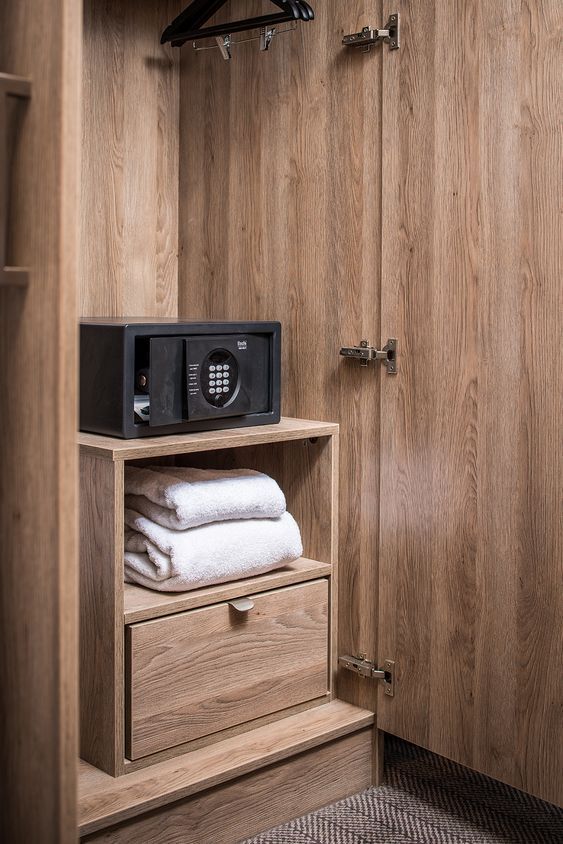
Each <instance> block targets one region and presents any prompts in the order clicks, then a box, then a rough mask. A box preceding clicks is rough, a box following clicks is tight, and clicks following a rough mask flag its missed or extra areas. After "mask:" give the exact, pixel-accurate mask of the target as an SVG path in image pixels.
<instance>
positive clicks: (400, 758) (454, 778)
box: [244, 736, 563, 844]
mask: <svg viewBox="0 0 563 844" xmlns="http://www.w3.org/2000/svg"><path fill="white" fill-rule="evenodd" d="M385 758H386V765H385V784H384V785H382V786H380V787H379V788H370V789H368V790H367V791H364V792H363V793H362V794H357V795H355V796H354V797H349V798H348V799H347V800H341V801H340V802H339V803H335V804H334V805H332V806H327V807H326V808H325V809H321V810H320V811H318V812H314V813H313V814H311V815H307V816H305V817H303V818H298V819H297V820H294V821H291V822H290V823H288V824H285V825H284V826H280V827H278V828H277V829H274V830H271V831H270V832H265V833H263V834H262V835H258V836H257V837H256V838H250V839H248V840H247V841H246V842H244V844H563V810H561V809H557V808H556V807H555V806H552V805H550V804H549V803H543V802H542V801H540V800H536V799H535V798H533V797H529V796H528V795H527V794H524V793H523V792H521V791H516V790H515V789H513V788H510V787H509V786H507V785H503V784H502V783H498V782H496V781H495V780H491V779H489V778H488V777H485V776H482V775H481V774H477V773H475V772H474V771H470V770H468V769H467V768H462V767H461V766H460V765H456V764H455V763H453V762H449V761H448V760H447V759H443V758H441V757H439V756H435V755H434V754H432V753H428V752H427V751H425V750H421V749H420V748H418V747H415V746H414V745H411V744H407V743H406V742H402V741H399V740H398V739H394V738H392V737H391V736H389V737H387V739H386V743H385Z"/></svg>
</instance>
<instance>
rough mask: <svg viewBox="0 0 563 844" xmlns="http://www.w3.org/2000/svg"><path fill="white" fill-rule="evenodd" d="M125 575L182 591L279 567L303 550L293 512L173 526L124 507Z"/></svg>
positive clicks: (133, 580) (161, 588) (154, 586)
mask: <svg viewBox="0 0 563 844" xmlns="http://www.w3.org/2000/svg"><path fill="white" fill-rule="evenodd" d="M125 524H126V529H125V580H126V581H127V582H129V583H138V584H139V585H141V586H147V587H148V588H149V589H155V590H157V591H159V592H184V591H186V590H188V589H199V588H200V587H202V586H210V585H211V584H214V583H226V582H227V581H229V580H237V579H239V578H241V577H253V576H254V575H257V574H265V573H266V572H268V571H273V569H277V568H281V567H282V566H284V565H287V564H288V563H291V562H293V560H296V559H297V558H298V557H300V556H301V555H302V553H303V546H302V544H301V534H300V532H299V528H298V527H297V524H296V522H295V519H294V518H293V516H291V515H290V514H289V513H284V514H283V516H281V517H280V518H278V519H251V520H245V521H228V522H217V523H215V524H208V525H203V526H202V527H196V528H192V529H191V530H184V531H177V530H170V529H169V528H165V527H162V526H161V525H157V524H155V523H154V522H152V521H150V520H149V519H147V518H145V516H142V515H141V514H140V513H136V512H134V511H133V510H126V511H125Z"/></svg>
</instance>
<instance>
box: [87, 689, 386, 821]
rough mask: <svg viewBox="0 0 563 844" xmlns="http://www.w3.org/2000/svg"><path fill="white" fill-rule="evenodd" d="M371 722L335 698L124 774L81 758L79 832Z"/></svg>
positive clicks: (210, 785)
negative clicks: (114, 774) (116, 775)
mask: <svg viewBox="0 0 563 844" xmlns="http://www.w3.org/2000/svg"><path fill="white" fill-rule="evenodd" d="M371 724H373V715H372V713H371V712H368V711H366V710H364V709H359V708H357V707H355V706H351V705H350V704H347V703H343V702H342V701H334V702H333V703H329V704H327V705H326V706H318V707H316V708H315V709H312V710H310V711H309V712H303V713H300V714H299V715H292V716H291V717H289V718H283V719H281V720H279V721H277V722H276V723H275V724H268V725H267V726H263V727H259V728H257V729H256V730H253V731H252V734H251V737H249V735H248V733H247V734H245V735H242V736H234V737H231V738H229V739H227V740H226V741H224V742H221V743H220V744H216V745H214V746H212V747H205V748H203V749H200V750H195V751H194V752H193V753H185V754H183V755H182V756H178V757H176V758H175V759H170V760H167V761H164V762H159V763H157V764H155V765H152V766H151V767H150V768H146V769H145V770H142V771H135V772H133V773H131V774H129V775H128V776H126V777H119V778H117V779H115V778H114V777H111V776H108V774H104V773H103V771H100V770H99V769H98V768H94V767H93V766H92V765H88V764H87V763H86V762H82V761H81V762H80V766H79V768H80V776H79V809H80V831H81V833H82V834H88V833H91V832H95V831H97V830H99V829H103V828H104V827H107V826H109V825H110V824H117V823H121V822H122V821H124V820H128V819H130V818H133V817H135V816H137V815H142V814H143V813H144V812H147V811H151V810H153V809H157V808H159V807H161V806H166V805H168V804H169V803H172V802H174V801H177V800H183V799H185V798H187V797H189V796H192V795H194V794H197V793H198V792H202V791H205V790H206V789H211V788H213V787H214V786H217V785H220V784H222V783H225V782H228V781H229V780H232V779H234V778H236V777H241V776H244V775H246V774H248V773H250V772H251V771H256V770H259V769H260V768H264V767H266V766H268V765H273V764H274V763H276V762H279V761H281V760H282V759H287V758H289V757H291V756H294V755H295V754H297V753H303V752H304V751H306V750H310V749H311V748H314V747H319V746H321V745H323V744H325V743H326V742H330V741H334V740H336V739H338V738H341V737H342V736H347V735H351V734H352V733H354V732H357V731H358V730H361V729H363V728H364V727H369V726H370V725H371Z"/></svg>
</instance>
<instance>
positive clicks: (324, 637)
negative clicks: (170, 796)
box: [126, 580, 328, 759]
mask: <svg viewBox="0 0 563 844" xmlns="http://www.w3.org/2000/svg"><path fill="white" fill-rule="evenodd" d="M252 601H253V602H254V608H253V609H251V610H250V611H249V612H245V613H240V612H237V611H236V610H235V609H233V608H232V607H230V606H229V604H227V603H222V604H215V605H214V606H211V607H205V608H203V609H198V610H192V611H191V612H185V613H179V614H178V615H174V616H169V617H168V618H161V619H155V620H154V621H148V622H143V623H140V624H133V625H130V626H129V627H127V628H126V648H127V674H128V676H127V678H126V682H127V688H128V713H127V735H126V739H127V755H128V757H129V758H130V759H138V758H140V757H142V756H147V755H149V754H151V753H156V752H158V751H159V750H164V749H165V748H168V747H173V746H175V745H177V744H183V743H184V742H188V741H192V740H193V739H196V738H200V737H202V736H206V735H209V734H210V733H215V732H218V731H219V730H224V729H227V728H228V727H233V726H235V725H237V724H242V723H244V722H245V721H251V720H253V719H254V718H260V717H261V716H263V715H267V714H269V713H271V712H277V711H279V710H281V709H286V708H287V707H290V706H294V705H295V704H298V703H303V702H305V701H307V700H312V699H313V698H316V697H321V696H322V695H325V694H326V693H327V688H328V581H327V580H316V581H313V582H312V583H306V584H300V585H298V586H291V587H288V588H286V589H278V590H276V591H274V592H265V593H262V594H260V595H256V596H252Z"/></svg>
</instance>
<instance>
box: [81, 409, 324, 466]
mask: <svg viewBox="0 0 563 844" xmlns="http://www.w3.org/2000/svg"><path fill="white" fill-rule="evenodd" d="M337 433H338V425H337V424H335V423H332V422H312V421H310V420H308V419H289V418H287V417H282V419H281V421H280V422H279V424H278V425H260V426H257V427H254V428H231V429H229V430H226V431H204V432H202V433H199V434H179V435H173V436H169V437H142V438H139V439H134V440H123V439H119V438H118V437H103V436H100V435H98V434H85V433H81V434H79V436H78V444H79V445H80V450H81V452H82V454H90V455H92V456H93V457H103V458H106V459H107V460H113V461H121V460H146V459H147V458H151V457H168V456H172V455H174V454H194V453H196V452H200V451H217V450H219V449H223V448H241V447H243V446H252V445H264V444H267V443H278V442H288V441H290V440H303V439H307V438H314V437H329V436H333V435H334V434H337Z"/></svg>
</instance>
